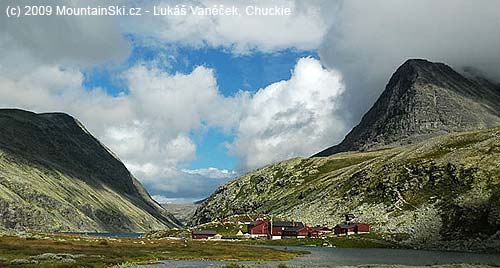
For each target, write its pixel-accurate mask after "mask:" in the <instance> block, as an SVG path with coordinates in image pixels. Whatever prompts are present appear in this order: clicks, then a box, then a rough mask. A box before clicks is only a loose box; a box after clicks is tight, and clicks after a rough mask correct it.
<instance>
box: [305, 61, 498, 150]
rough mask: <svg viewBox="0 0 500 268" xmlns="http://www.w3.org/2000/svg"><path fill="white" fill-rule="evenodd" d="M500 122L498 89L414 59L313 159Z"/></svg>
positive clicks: (482, 81)
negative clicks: (353, 123)
mask: <svg viewBox="0 0 500 268" xmlns="http://www.w3.org/2000/svg"><path fill="white" fill-rule="evenodd" d="M499 123H500V86H497V85H495V84H493V83H491V82H489V81H487V80H486V79H483V78H478V77H476V78H466V77H464V76H462V75H461V74H459V73H457V72H455V71H454V70H453V69H452V68H450V67H449V66H447V65H445V64H443V63H433V62H429V61H426V60H420V59H411V60H408V61H406V62H405V63H404V64H403V65H401V66H400V67H399V68H398V69H397V71H396V72H395V73H394V74H393V75H392V77H391V79H390V80H389V83H388V84H387V86H386V88H385V90H384V92H383V93H382V94H381V96H380V97H379V98H378V100H377V101H376V102H375V104H374V105H373V107H372V108H371V109H370V110H369V111H368V112H367V113H366V114H365V115H364V116H363V118H362V119H361V122H360V123H359V124H358V125H357V126H356V127H355V128H354V129H352V131H351V132H349V134H347V136H346V137H345V139H344V140H343V141H342V142H341V143H340V144H338V145H336V146H333V147H330V148H328V149H325V150H324V151H321V152H319V153H317V154H316V155H314V156H316V157H319V156H328V155H332V154H335V153H338V152H346V151H366V150H370V149H377V148H382V147H393V146H398V145H404V144H409V143H415V142H419V141H422V140H425V139H427V138H429V137H433V136H437V135H441V134H445V133H452V132H460V131H468V130H475V129H484V128H489V127H492V126H495V125H497V124H499Z"/></svg>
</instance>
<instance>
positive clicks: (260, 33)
mask: <svg viewBox="0 0 500 268" xmlns="http://www.w3.org/2000/svg"><path fill="white" fill-rule="evenodd" d="M176 4H177V5H178V4H179V3H178V2H174V1H162V2H161V3H159V4H157V6H159V7H167V6H172V7H175V5H176ZM184 4H186V5H188V6H199V7H213V6H214V5H217V6H220V5H223V6H225V7H233V6H234V7H236V8H238V10H239V11H240V14H241V16H197V15H192V14H188V15H186V16H162V17H151V18H146V19H145V20H142V21H140V22H137V21H133V20H131V21H129V23H130V25H129V29H130V31H132V32H135V33H138V34H141V35H144V34H145V33H146V34H148V35H150V36H155V37H157V38H159V39H160V40H163V41H167V42H174V43H182V44H184V45H185V44H188V45H191V46H204V45H209V46H213V47H219V46H222V47H225V48H228V49H230V50H232V51H233V52H236V53H248V52H249V51H251V50H254V49H256V50H259V51H266V52H273V51H278V50H281V49H287V48H295V49H305V50H312V49H316V48H317V47H318V46H319V44H320V43H321V41H322V39H323V37H324V35H325V33H326V32H327V30H328V26H329V23H330V22H331V18H330V17H328V16H322V15H321V12H322V8H323V10H328V9H330V7H331V6H333V4H331V1H308V3H307V4H304V3H303V1H298V0H276V1H263V0H257V1H230V0H198V1H190V2H188V3H184ZM248 5H254V6H257V7H259V8H270V7H287V8H291V9H292V15H291V16H248V15H247V14H246V13H245V9H246V7H247V6H248ZM152 26H154V27H152Z"/></svg>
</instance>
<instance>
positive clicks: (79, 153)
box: [0, 109, 178, 232]
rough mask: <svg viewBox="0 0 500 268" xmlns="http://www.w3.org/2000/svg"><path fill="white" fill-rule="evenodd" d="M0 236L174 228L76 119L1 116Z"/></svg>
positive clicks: (24, 114)
mask: <svg viewBox="0 0 500 268" xmlns="http://www.w3.org/2000/svg"><path fill="white" fill-rule="evenodd" d="M0 215H1V217H0V229H2V228H3V229H8V230H12V229H14V230H41V231H126V232H129V231H146V230H151V229H159V228H165V227H172V226H177V225H178V222H177V220H176V219H175V218H174V217H173V216H171V215H170V214H169V213H168V212H166V211H165V210H164V209H163V208H162V207H161V206H160V205H159V204H157V203H156V202H155V201H153V200H152V199H151V197H150V196H149V195H148V193H147V192H146V191H145V189H144V188H143V187H142V185H141V184H140V183H139V182H138V181H137V180H136V179H135V178H134V177H133V176H132V175H131V174H130V172H129V171H128V170H127V169H126V167H125V166H124V165H123V163H122V162H121V161H120V160H119V159H118V158H116V157H115V156H114V155H113V154H112V153H111V152H110V151H109V150H108V149H107V148H106V147H104V146H103V145H102V144H101V143H100V142H99V141H98V140H97V139H95V138H94V137H93V136H92V135H91V134H90V133H89V132H88V131H87V130H86V129H85V128H84V127H83V126H82V125H81V124H80V123H79V122H78V121H77V120H76V119H74V118H73V117H71V116H69V115H66V114H62V113H48V114H35V113H31V112H26V111H22V110H15V109H0Z"/></svg>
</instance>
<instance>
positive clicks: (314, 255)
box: [147, 247, 500, 268]
mask: <svg viewBox="0 0 500 268" xmlns="http://www.w3.org/2000/svg"><path fill="white" fill-rule="evenodd" d="M274 248H278V249H284V247H274ZM287 248H288V249H290V250H306V251H309V252H311V254H308V255H304V256H301V257H297V258H294V259H293V260H290V261H282V262H279V261H261V262H255V261H250V262H237V263H238V264H241V265H250V266H270V267H276V266H277V265H278V264H281V263H283V264H286V265H287V266H288V267H300V268H305V267H315V268H320V267H334V266H342V265H365V264H391V265H413V266H425V265H433V264H448V263H476V264H493V265H500V255H494V254H479V253H464V252H443V251H426V250H406V249H372V248H370V249H368V248H322V247H287ZM228 263H234V262H225V261H190V260H165V261H162V263H160V264H154V265H148V266H147V267H157V268H165V267H169V268H202V267H214V266H220V265H224V264H228Z"/></svg>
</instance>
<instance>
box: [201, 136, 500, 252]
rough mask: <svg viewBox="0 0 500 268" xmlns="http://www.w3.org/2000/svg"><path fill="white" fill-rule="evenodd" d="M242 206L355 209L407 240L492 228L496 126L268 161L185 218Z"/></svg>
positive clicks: (499, 220)
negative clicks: (369, 148) (397, 143)
mask: <svg viewBox="0 0 500 268" xmlns="http://www.w3.org/2000/svg"><path fill="white" fill-rule="evenodd" d="M245 213H266V214H272V215H275V216H279V217H284V218H289V219H295V220H300V221H304V222H306V223H308V224H329V225H330V226H331V225H334V224H337V223H339V222H341V221H342V220H343V214H345V213H354V214H355V215H358V217H359V220H362V221H365V222H368V223H370V224H372V226H373V230H374V231H376V232H380V233H393V234H398V235H400V236H401V237H402V238H404V242H405V243H408V244H411V245H428V244H433V243H438V241H443V240H457V239H469V238H472V237H479V238H486V237H493V236H495V233H496V235H497V236H498V235H499V233H497V232H498V230H500V127H496V128H491V129H486V130H480V131H474V132H464V133H460V134H447V135H443V136H439V137H435V138H432V139H429V140H426V141H423V142H420V143H417V144H414V145H407V146H403V147H398V148H393V149H385V150H378V151H371V152H349V153H339V154H335V155H332V156H329V157H319V158H295V159H290V160H287V161H283V162H280V163H276V164H272V165H268V166H266V167H263V168H261V169H258V170H255V171H252V172H250V173H248V174H246V175H244V176H242V177H240V178H237V179H235V180H233V181H230V182H229V183H227V184H225V185H223V186H221V187H219V188H218V190H217V191H216V192H215V193H214V194H213V195H212V196H210V198H208V199H207V200H206V201H205V202H204V203H203V204H202V205H201V206H200V208H198V209H197V211H196V213H195V215H194V217H193V219H192V222H191V224H200V223H204V222H209V221H211V220H214V219H218V218H222V217H226V216H229V215H234V214H245ZM497 239H498V238H497Z"/></svg>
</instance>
